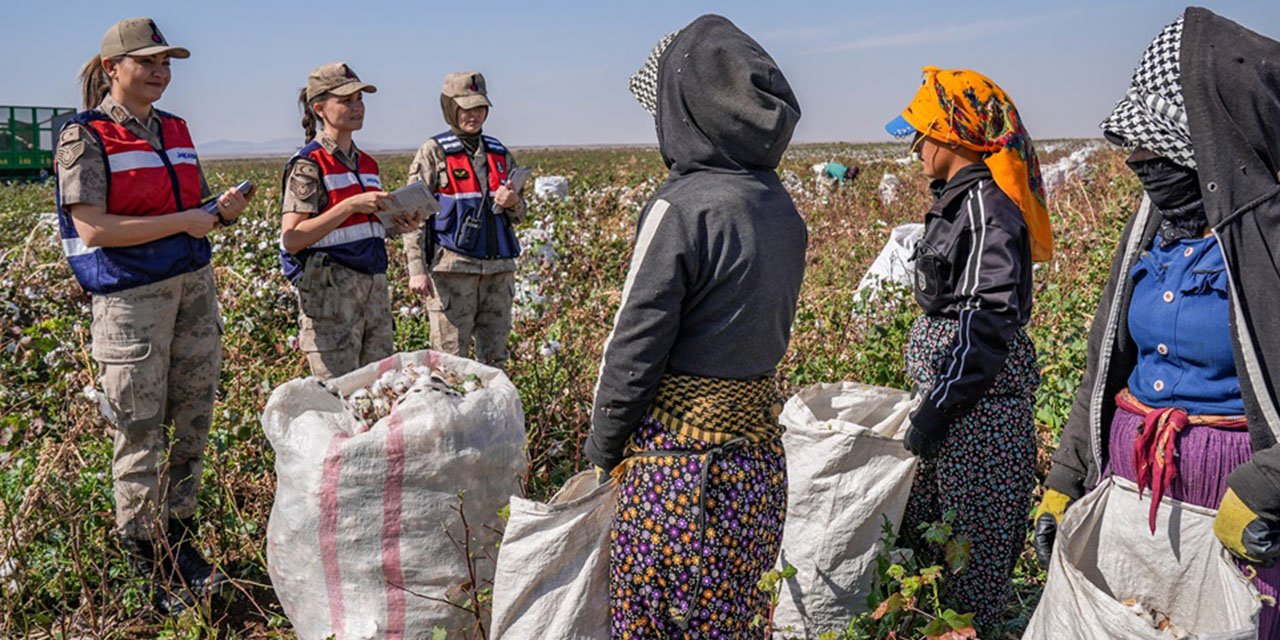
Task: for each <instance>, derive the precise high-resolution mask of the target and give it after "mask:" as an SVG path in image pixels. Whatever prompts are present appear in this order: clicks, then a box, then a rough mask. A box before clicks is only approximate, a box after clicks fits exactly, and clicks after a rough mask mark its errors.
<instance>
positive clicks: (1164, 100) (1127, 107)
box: [1101, 17, 1196, 169]
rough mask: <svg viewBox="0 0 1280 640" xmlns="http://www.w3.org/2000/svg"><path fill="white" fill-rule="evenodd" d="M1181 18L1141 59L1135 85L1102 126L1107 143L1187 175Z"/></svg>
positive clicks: (1191, 162)
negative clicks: (1137, 150)
mask: <svg viewBox="0 0 1280 640" xmlns="http://www.w3.org/2000/svg"><path fill="white" fill-rule="evenodd" d="M1181 52H1182V18H1181V17H1179V18H1178V19H1177V20H1175V21H1174V22H1173V24H1170V25H1169V26H1167V27H1165V28H1164V30H1163V31H1161V32H1160V35H1158V36H1156V39H1155V40H1153V41H1152V42H1151V45H1150V46H1148V47H1147V50H1146V52H1144V53H1143V54H1142V63H1141V64H1140V65H1139V66H1138V69H1137V70H1136V71H1134V72H1133V81H1132V83H1131V84H1130V85H1129V90H1128V91H1127V92H1126V93H1125V95H1124V97H1123V98H1121V99H1120V102H1117V103H1116V108H1115V110H1113V111H1112V112H1111V115H1109V116H1107V119H1106V120H1103V121H1102V125H1101V126H1102V130H1103V131H1104V132H1105V133H1107V134H1108V135H1107V137H1108V139H1110V140H1112V141H1113V142H1118V143H1119V144H1121V145H1122V146H1126V147H1143V148H1145V149H1147V150H1149V151H1152V152H1154V153H1157V154H1159V155H1162V156H1164V157H1166V158H1168V159H1170V160H1172V161H1174V162H1176V163H1178V164H1180V165H1182V166H1184V167H1187V168H1189V169H1195V168H1196V158H1195V151H1194V149H1193V148H1192V146H1191V130H1190V129H1189V128H1188V127H1187V110H1186V107H1185V103H1184V102H1183V100H1182V71H1181V69H1180V68H1179V64H1178V61H1179V56H1180V54H1181Z"/></svg>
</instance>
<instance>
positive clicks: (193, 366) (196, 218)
mask: <svg viewBox="0 0 1280 640" xmlns="http://www.w3.org/2000/svg"><path fill="white" fill-rule="evenodd" d="M189 55H190V53H189V52H188V51H187V50H186V49H183V48H181V47H172V46H169V44H168V42H166V41H165V39H164V36H163V35H162V34H161V33H160V30H159V29H158V28H157V27H156V24H155V22H153V21H151V20H150V19H147V18H132V19H129V20H124V21H121V22H119V23H117V24H116V25H115V26H113V27H111V29H109V30H108V31H107V33H106V35H105V36H104V37H103V39H102V50H101V53H100V54H99V55H97V56H94V57H93V58H92V59H91V60H90V61H89V62H88V63H86V64H85V66H84V69H83V70H82V71H81V74H80V77H81V83H82V94H83V102H84V109H85V111H83V112H81V113H79V114H77V115H76V116H75V117H74V118H72V120H71V121H70V122H69V123H68V124H67V125H66V126H65V127H64V128H63V130H62V133H61V134H60V137H59V141H58V151H57V163H58V166H57V171H58V187H57V201H58V218H59V226H60V231H61V236H62V244H63V249H64V251H65V252H66V255H67V259H68V261H69V262H70V263H71V270H72V271H73V272H74V273H75V276H76V280H78V281H79V283H80V285H81V286H82V287H83V288H84V289H85V290H86V291H88V292H89V293H90V294H91V295H92V297H93V329H92V333H93V358H94V360H96V361H97V362H98V367H99V373H100V374H101V382H102V387H103V391H104V392H105V395H106V397H107V400H108V403H109V405H110V413H111V414H114V415H108V416H107V417H108V418H109V419H112V420H113V421H114V423H115V427H116V433H115V459H114V462H113V474H112V475H113V478H114V481H115V502H116V525H117V528H118V533H119V534H120V535H121V536H122V545H123V547H124V549H125V551H126V554H127V556H128V557H129V559H130V562H131V564H132V565H133V567H134V569H135V570H136V571H138V572H139V573H141V574H143V575H144V576H146V577H147V578H148V579H149V580H151V581H152V582H151V584H152V588H153V596H154V602H155V604H156V606H157V607H158V608H159V609H161V610H162V611H164V612H175V611H177V610H180V609H182V608H185V607H186V606H187V604H188V603H189V602H190V601H191V598H192V597H200V596H204V595H206V594H209V593H212V591H213V590H214V589H215V588H216V587H217V586H218V585H219V584H220V583H222V582H223V581H224V580H225V576H224V575H223V574H222V573H221V572H219V571H217V570H216V569H214V568H213V567H212V566H210V564H209V563H208V562H207V561H206V560H205V559H204V558H203V557H201V555H200V552H199V550H198V549H197V547H196V545H195V533H196V529H197V525H196V521H195V519H194V516H195V509H196V496H197V494H198V492H199V487H200V476H201V472H202V463H201V456H202V455H203V453H204V448H205V444H206V441H207V439H208V435H209V425H210V422H211V420H212V418H213V402H214V393H215V391H216V389H217V387H218V376H219V373H220V370H221V365H222V350H221V329H220V321H219V312H218V298H217V291H216V288H215V286H214V280H213V270H212V269H211V268H210V266H209V260H210V245H209V241H208V240H207V239H206V238H205V236H206V235H207V234H208V233H209V232H211V231H212V230H213V229H214V227H215V226H217V225H218V224H219V223H220V222H221V223H222V224H224V225H225V224H230V223H232V222H234V221H235V219H236V218H237V217H238V216H239V215H240V213H241V212H242V211H243V210H244V208H245V205H246V199H245V196H244V195H243V194H241V193H239V192H238V191H236V190H234V189H232V190H229V191H227V192H225V193H223V194H222V195H221V196H219V197H218V200H217V209H216V214H210V213H208V212H207V211H205V210H202V209H199V208H197V207H198V206H199V205H200V203H201V201H202V200H204V199H206V198H207V197H208V196H209V187H208V185H207V184H206V183H205V179H204V174H203V172H202V171H201V168H200V163H199V160H198V159H197V157H196V152H195V148H194V145H193V143H192V141H191V135H190V133H189V132H188V131H187V125H186V122H185V121H183V120H182V119H181V118H179V117H177V116H175V115H172V114H169V113H165V112H163V111H160V110H158V109H155V108H153V107H152V105H153V104H154V103H155V102H156V101H157V100H159V99H160V97H161V96H162V95H163V94H164V90H165V88H166V87H167V86H168V85H169V80H170V71H169V61H170V59H173V58H186V57H188V56H189ZM170 427H171V428H172V429H173V437H172V439H171V440H170V438H169V435H168V433H169V431H168V430H169V428H170ZM166 519H167V522H166ZM166 534H167V543H166V542H163V541H164V540H165V539H166Z"/></svg>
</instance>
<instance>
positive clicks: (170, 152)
mask: <svg viewBox="0 0 1280 640" xmlns="http://www.w3.org/2000/svg"><path fill="white" fill-rule="evenodd" d="M156 114H157V115H158V116H159V117H160V136H159V137H160V143H161V147H162V151H156V149H155V148H154V147H152V146H151V143H149V142H147V141H146V140H144V139H142V138H140V137H138V136H136V135H134V134H133V133H131V132H130V131H129V130H128V129H127V128H125V126H124V125H122V124H119V123H117V122H116V121H115V120H112V119H111V118H110V117H109V116H107V114H105V113H103V112H101V111H98V110H97V109H93V110H90V111H84V112H81V113H78V114H76V115H75V116H73V117H72V118H71V119H70V120H69V121H68V122H67V124H66V125H65V126H72V125H82V126H84V127H85V128H86V129H87V130H88V131H89V132H90V134H91V135H93V136H94V137H96V138H97V140H98V143H99V146H100V147H101V149H102V156H103V157H102V160H103V165H104V166H105V167H106V172H107V213H109V214H111V215H117V216H160V215H165V214H169V213H175V212H178V211H183V210H185V209H192V208H194V207H197V206H199V205H200V196H201V193H200V164H199V161H198V160H197V158H196V149H195V144H194V143H192V142H191V134H190V132H188V131H187V123H186V122H185V121H184V120H183V119H182V118H179V117H177V116H175V115H172V114H169V113H165V112H163V111H160V110H158V109H157V110H156ZM56 201H57V207H58V227H59V231H60V233H61V236H62V250H63V252H64V253H65V254H66V256H67V261H68V262H70V263H71V271H72V273H74V274H75V276H76V280H77V281H78V282H79V283H80V286H81V287H84V289H85V291H88V292H89V293H97V294H103V293H112V292H116V291H122V290H125V289H131V288H133V287H139V286H142V285H147V284H151V283H153V282H159V281H161V280H165V279H168V278H172V277H174V276H178V275H182V274H184V273H189V272H192V271H195V270H197V269H201V268H203V267H204V266H205V265H207V264H209V258H210V254H211V250H210V247H209V241H208V240H206V239H204V238H195V237H192V236H190V235H187V234H186V233H178V234H174V235H171V236H168V237H166V238H160V239H158V240H152V241H151V242H147V243H144V244H140V245H134V246H131V247H89V246H86V245H85V244H84V242H83V241H81V240H80V234H79V233H77V232H76V227H75V224H74V223H73V222H72V219H71V212H70V211H68V210H66V208H64V207H63V206H62V194H61V192H60V191H59V192H58V193H57V194H56Z"/></svg>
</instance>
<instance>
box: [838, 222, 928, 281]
mask: <svg viewBox="0 0 1280 640" xmlns="http://www.w3.org/2000/svg"><path fill="white" fill-rule="evenodd" d="M922 237H924V225H923V224H921V223H919V222H910V223H907V224H904V225H900V226H897V227H894V228H893V231H890V232H889V240H888V242H885V245H884V248H883V249H881V250H880V255H878V256H876V259H875V262H872V263H871V266H870V267H868V268H867V272H866V273H865V274H863V276H862V280H861V281H859V282H858V289H857V291H855V292H854V296H855V297H856V296H857V295H858V294H861V293H862V291H863V290H868V291H870V292H871V294H872V295H874V294H875V293H877V292H879V290H880V288H881V287H882V286H883V285H884V284H885V283H888V282H893V283H897V284H900V285H902V286H905V287H911V286H914V284H915V277H916V258H915V255H916V245H917V244H919V242H920V238H922Z"/></svg>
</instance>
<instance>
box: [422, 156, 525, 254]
mask: <svg viewBox="0 0 1280 640" xmlns="http://www.w3.org/2000/svg"><path fill="white" fill-rule="evenodd" d="M483 138H484V146H485V153H486V155H487V156H488V164H489V184H487V185H481V184H480V181H479V180H478V179H477V178H476V175H475V170H474V168H473V167H472V166H471V154H469V153H467V148H466V147H465V146H464V145H463V144H462V141H461V140H459V139H458V136H455V135H453V134H452V133H447V132H446V133H442V134H440V135H438V136H434V137H433V138H432V139H433V140H435V141H436V142H437V143H439V145H440V149H441V150H442V151H444V159H445V165H446V167H447V170H448V172H449V182H448V184H445V185H441V186H440V188H439V190H438V191H437V192H436V196H437V197H438V198H439V199H440V213H437V214H436V216H435V219H434V220H433V221H432V229H433V231H434V232H435V239H436V242H437V243H438V244H439V245H440V246H443V247H444V248H446V249H449V250H450V251H454V252H457V253H460V254H462V255H466V256H471V257H473V258H481V259H486V260H495V259H505V258H515V257H516V256H519V255H520V242H519V240H517V239H516V232H515V229H513V228H512V227H511V221H510V220H508V219H507V216H505V215H501V214H497V213H495V212H494V210H493V206H494V205H493V196H494V194H495V193H496V192H497V191H498V187H500V186H502V185H503V183H505V182H506V181H507V174H508V172H509V171H510V169H511V168H510V167H508V166H507V148H506V147H504V146H502V143H501V142H498V140H497V138H491V137H489V136H483Z"/></svg>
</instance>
